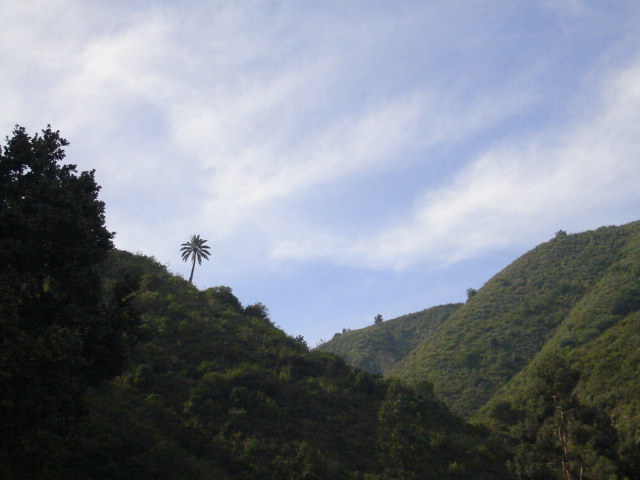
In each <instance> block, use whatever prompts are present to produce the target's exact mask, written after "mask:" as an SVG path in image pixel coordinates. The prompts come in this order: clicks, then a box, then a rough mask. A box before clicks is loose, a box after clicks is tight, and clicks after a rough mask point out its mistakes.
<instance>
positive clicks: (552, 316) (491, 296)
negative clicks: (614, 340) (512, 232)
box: [395, 222, 640, 416]
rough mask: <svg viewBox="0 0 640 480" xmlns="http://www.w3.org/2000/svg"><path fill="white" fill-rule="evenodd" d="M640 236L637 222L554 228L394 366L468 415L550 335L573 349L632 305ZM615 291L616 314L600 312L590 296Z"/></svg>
mask: <svg viewBox="0 0 640 480" xmlns="http://www.w3.org/2000/svg"><path fill="white" fill-rule="evenodd" d="M639 235H640V222H634V223H632V224H629V225H625V226H622V227H603V228H599V229H597V230H595V231H590V232H584V233H580V234H573V235H567V234H566V233H564V232H559V233H558V234H556V236H555V238H553V239H552V240H550V241H549V242H546V243H543V244H541V245H539V246H538V247H536V248H534V249H533V250H531V251H530V252H528V253H527V254H525V255H523V256H522V257H520V258H519V259H517V260H516V261H515V262H513V263H512V264H511V265H509V266H508V267H507V268H505V269H504V270H503V271H501V272H500V273H498V274H497V275H495V276H494V277H493V278H492V279H490V280H489V281H488V282H487V283H486V284H485V285H484V286H483V287H482V288H481V289H480V290H479V291H478V293H477V294H476V295H474V296H473V297H472V298H471V299H470V300H469V301H468V302H467V303H465V305H464V306H462V307H461V308H460V309H459V310H458V311H456V312H455V313H454V314H453V315H451V317H449V318H448V320H447V321H446V322H445V323H444V324H443V325H442V327H441V328H440V329H439V330H438V332H437V333H436V335H435V336H434V337H432V338H430V339H429V340H427V341H423V342H422V343H421V344H420V345H419V346H418V347H417V348H416V349H414V350H413V351H412V352H411V354H410V355H409V356H407V357H406V358H405V360H404V361H403V362H402V363H401V364H400V365H399V366H398V367H397V368H396V370H395V373H397V374H399V375H400V376H402V377H404V378H407V379H414V380H418V379H420V380H422V379H429V380H430V381H432V382H433V383H434V385H435V390H436V392H437V393H438V395H440V396H441V398H443V399H444V400H445V402H446V403H447V404H448V405H450V406H451V408H452V409H453V410H454V411H455V412H458V413H460V414H462V415H465V416H471V415H473V413H474V412H476V411H477V410H479V409H480V408H481V407H482V406H483V405H484V404H486V403H487V402H488V401H489V400H490V399H491V398H492V397H493V396H494V395H495V394H496V393H497V392H498V390H499V389H501V388H502V387H504V386H505V385H506V384H507V383H508V382H509V381H510V380H511V379H512V378H513V377H514V376H515V375H516V374H517V373H518V372H519V371H520V370H522V369H523V368H524V367H525V366H526V365H527V364H528V363H529V362H530V361H531V360H533V359H534V358H535V357H536V356H537V355H538V354H540V353H541V352H542V351H543V349H544V348H545V346H547V343H548V342H554V343H558V342H560V343H562V342H564V346H565V347H567V348H569V347H571V348H578V347H579V346H580V345H583V344H584V343H585V342H586V341H587V340H588V339H594V338H596V337H598V336H600V335H602V334H604V333H605V332H606V331H607V330H608V329H609V328H612V327H614V326H616V325H617V324H618V323H619V322H621V321H623V320H624V318H625V317H626V316H627V315H628V314H630V313H631V311H632V310H633V309H635V308H637V305H636V304H635V303H634V302H635V300H633V299H634V298H635V297H634V295H635V290H634V287H633V285H631V286H629V287H627V286H625V279H626V278H627V277H628V276H629V275H632V274H628V273H627V272H626V270H628V269H629V268H631V269H633V268H635V267H633V265H637V259H636V258H635V256H634V255H635V253H636V250H635V245H636V244H637V242H638V237H639ZM629 265H631V266H629ZM623 271H625V273H624V275H622V272H623ZM612 285H615V286H612ZM605 290H606V292H605ZM627 291H628V292H629V293H625V292H627ZM614 295H615V297H616V298H619V300H616V302H618V303H616V305H618V306H617V307H615V311H616V312H617V313H613V311H610V312H608V313H606V314H603V313H602V311H603V309H606V308H607V307H604V306H603V305H602V304H601V303H600V302H599V301H596V300H594V299H596V298H600V297H602V296H605V297H607V296H608V297H611V296H614ZM612 301H613V300H611V302H612ZM611 302H608V303H611ZM588 305H591V307H590V309H589V311H587V312H585V308H586V307H587V306H588ZM622 305H624V306H622ZM611 308H614V307H611ZM611 308H610V310H611ZM598 313H599V314H598ZM578 318H581V319H582V320H581V321H578ZM578 325H580V328H576V327H577V326H578ZM560 338H562V339H563V340H560Z"/></svg>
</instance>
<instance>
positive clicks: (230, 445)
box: [48, 252, 506, 480]
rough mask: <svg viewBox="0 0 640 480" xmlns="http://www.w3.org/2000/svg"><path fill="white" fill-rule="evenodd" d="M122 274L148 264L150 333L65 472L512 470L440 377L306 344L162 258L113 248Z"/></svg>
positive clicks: (273, 475) (114, 273) (115, 267)
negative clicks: (414, 378) (365, 362)
mask: <svg viewBox="0 0 640 480" xmlns="http://www.w3.org/2000/svg"><path fill="white" fill-rule="evenodd" d="M125 274H129V275H135V276H139V277H140V278H141V288H140V290H139V292H138V294H137V302H138V303H137V305H138V308H139V310H140V311H141V312H142V328H143V331H144V334H143V337H142V339H141V341H140V343H139V344H138V346H137V347H136V348H135V349H134V350H133V352H132V356H131V362H130V365H129V367H128V368H127V369H126V370H125V371H124V372H123V374H122V375H120V376H119V377H117V378H116V379H115V380H114V381H113V382H111V383H110V384H109V385H104V386H102V387H101V388H99V389H96V390H93V391H92V392H90V394H89V395H88V397H87V399H88V404H89V411H90V412H91V413H90V416H89V417H87V418H84V419H83V421H82V422H81V423H80V424H79V426H78V427H77V429H76V431H75V433H74V436H73V437H72V438H71V440H67V441H71V442H73V444H74V445H75V448H74V450H73V451H72V452H68V451H67V452H65V455H68V456H69V458H66V459H65V460H66V461H67V462H68V463H67V468H68V470H61V471H59V472H57V471H56V470H55V469H54V470H53V471H54V472H55V473H56V474H57V475H59V478H70V477H69V475H70V472H72V473H73V478H91V479H94V478H110V479H117V478H123V479H124V478H127V479H129V478H131V479H133V478H166V479H174V478H184V479H209V478H221V479H225V478H229V479H231V478H233V479H236V478H238V479H245V478H246V479H274V480H276V479H278V480H279V479H298V478H308V479H327V478H342V479H351V478H353V479H359V478H368V479H377V478H380V479H382V478H385V479H386V478H416V479H417V478H420V479H422V478H425V479H429V478H433V479H441V478H462V477H460V475H464V478H496V479H498V478H506V476H505V473H504V460H505V458H506V457H505V455H504V453H502V450H501V449H500V448H499V447H498V446H496V444H493V445H492V444H491V442H490V441H489V439H488V438H487V437H486V433H483V432H482V431H481V430H479V429H477V428H475V427H472V426H470V425H468V424H465V423H464V422H463V421H462V420H461V419H459V418H457V417H455V416H454V415H452V414H451V413H450V412H449V411H448V409H447V408H446V407H445V406H444V404H443V403H442V402H440V401H439V400H437V399H436V398H435V396H434V395H433V392H432V390H431V387H430V385H416V386H414V387H409V386H407V385H405V384H403V383H401V382H399V381H398V380H391V381H385V380H383V379H382V378H381V377H380V376H372V375H369V374H367V373H364V372H361V371H358V370H355V369H354V368H352V367H349V366H347V365H346V364H345V363H344V362H343V361H342V360H341V359H339V358H338V357H336V356H334V355H332V354H328V353H325V352H320V351H309V349H308V348H307V346H306V345H305V344H304V341H303V340H302V339H300V338H292V337H289V336H287V335H286V334H285V333H284V332H282V331H281V330H279V329H277V328H276V327H275V326H274V325H273V324H272V323H271V321H270V320H269V318H268V316H267V313H266V309H265V308H264V306H262V305H260V304H257V305H251V306H247V307H243V306H242V305H241V304H240V302H239V301H238V300H237V298H236V297H235V296H234V295H233V293H232V291H231V289H230V288H228V287H215V288H209V289H207V290H204V291H199V290H197V289H196V288H194V287H193V286H191V285H190V284H189V283H188V282H186V281H185V280H183V279H182V278H179V277H176V276H173V275H171V274H170V273H169V272H167V271H166V269H165V268H164V267H162V266H161V265H159V264H157V263H156V262H155V261H153V260H152V259H149V258H146V257H142V256H134V255H131V254H128V253H126V252H119V253H118V254H117V255H114V256H112V257H111V259H110V261H109V263H108V264H107V266H106V268H105V275H106V278H107V279H109V281H113V280H115V279H117V278H121V277H123V276H124V275H125ZM488 452H490V454H489V455H487V453H488ZM48 478H55V476H54V475H51V476H50V477H48Z"/></svg>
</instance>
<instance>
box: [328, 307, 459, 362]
mask: <svg viewBox="0 0 640 480" xmlns="http://www.w3.org/2000/svg"><path fill="white" fill-rule="evenodd" d="M461 306H462V304H461V303H454V304H449V305H441V306H438V307H432V308H428V309H426V310H422V311H420V312H416V313H410V314H408V315H403V316H401V317H398V318H394V319H392V320H388V321H385V322H382V323H379V324H377V325H372V326H370V327H366V328H363V329H360V330H351V331H347V332H345V333H337V334H336V335H335V336H334V337H333V338H332V339H331V340H329V341H328V342H325V343H323V344H321V345H319V346H318V350H323V351H326V352H331V353H335V354H336V355H339V356H341V357H342V358H344V359H345V360H346V361H347V363H349V364H350V365H353V366H354V367H357V368H360V369H362V370H365V371H367V372H370V373H383V374H387V373H389V372H390V371H391V370H392V369H393V368H394V367H395V366H396V364H397V363H398V362H399V361H401V360H402V359H404V358H405V357H406V356H407V355H408V354H409V353H411V351H412V350H413V349H414V348H415V347H417V346H418V345H419V344H420V343H421V342H422V341H423V340H425V339H428V338H429V337H431V336H433V335H434V334H435V332H437V331H438V329H439V328H440V326H441V325H442V324H443V322H444V321H445V320H446V319H447V318H449V316H451V314H452V313H454V312H455V311H456V310H458V308H460V307H461Z"/></svg>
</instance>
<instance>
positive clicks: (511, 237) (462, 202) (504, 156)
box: [275, 63, 640, 268]
mask: <svg viewBox="0 0 640 480" xmlns="http://www.w3.org/2000/svg"><path fill="white" fill-rule="evenodd" d="M639 85H640V63H636V64H634V65H632V66H630V67H627V68H625V69H623V70H622V71H619V72H616V73H613V74H611V76H610V77H606V78H604V79H603V85H602V89H601V91H600V95H595V94H594V95H593V96H592V97H591V98H593V99H596V98H599V101H595V100H594V101H595V103H596V105H595V106H594V107H593V108H590V109H588V110H587V111H584V112H583V114H584V117H580V118H576V119H575V121H574V123H573V124H569V125H565V126H564V127H563V128H562V129H561V130H559V131H551V130H546V129H545V130H543V131H541V132H538V133H537V134H534V135H532V136H530V137H528V138H526V139H512V140H510V141H509V142H507V143H506V144H504V145H500V146H497V147H495V148H493V149H491V150H488V151H486V152H485V153H483V154H482V155H480V156H478V157H477V158H475V159H474V160H473V161H471V162H470V163H469V164H468V165H467V166H465V167H464V168H462V170H461V171H460V172H458V173H457V174H456V175H455V177H454V179H453V180H452V181H451V182H450V183H449V184H447V185H445V186H442V187H440V188H436V189H434V190H432V191H428V192H425V194H424V195H423V197H422V198H421V199H419V200H418V201H417V202H416V206H415V209H414V211H413V212H412V213H411V214H410V215H408V216H404V217H402V218H401V219H400V220H398V221H396V222H394V223H396V226H391V228H389V229H388V230H387V231H385V232H384V233H381V234H379V235H376V236H374V237H371V236H368V237H367V238H357V239H340V238H332V239H331V240H329V241H328V240H327V239H326V238H323V239H322V241H321V242H318V243H317V244H314V243H313V242H307V243H305V242H297V243H296V244H295V245H291V244H285V245H281V246H279V247H278V249H276V252H275V253H276V254H277V255H278V256H287V255H291V256H294V257H305V256H313V255H314V254H317V255H321V256H327V257H330V258H332V260H333V261H336V262H345V263H348V264H356V265H366V266H371V267H377V268H402V267H406V266H409V265H415V264H416V263H424V262H427V263H449V262H457V261H460V260H464V259H468V258H470V257H474V256H478V255H480V254H483V253H485V252H487V251H489V250H492V249H496V248H501V247H504V246H508V245H518V244H521V245H528V244H530V243H532V239H534V241H533V243H536V242H538V241H542V240H543V239H545V238H548V237H549V236H550V235H551V234H552V233H553V231H552V230H551V229H553V228H558V229H559V228H565V229H569V230H573V231H576V230H582V229H587V228H593V227H596V226H598V225H600V224H608V223H614V222H617V221H625V218H623V217H625V216H626V215H628V214H629V208H631V209H632V210H633V208H634V206H635V208H637V204H638V201H639V200H640V193H639V192H638V189H637V178H639V176H640V144H639V143H638V142H637V138H638V137H639V135H640V88H639V87H638V86H639ZM592 93H593V92H592ZM617 215H620V216H621V218H617ZM398 224H399V225H398Z"/></svg>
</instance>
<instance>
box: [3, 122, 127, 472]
mask: <svg viewBox="0 0 640 480" xmlns="http://www.w3.org/2000/svg"><path fill="white" fill-rule="evenodd" d="M67 144H68V143H67V141H66V140H65V139H63V138H61V137H60V135H59V132H56V131H53V130H51V128H47V129H46V130H44V131H43V132H42V135H38V134H36V135H35V136H33V137H31V136H29V135H28V134H27V133H26V132H25V129H24V128H22V127H18V126H17V127H16V128H15V130H14V131H13V136H12V137H11V138H7V139H6V145H5V146H4V147H3V148H2V151H1V152H0V398H1V401H0V431H2V435H1V436H0V477H2V478H9V479H12V478H43V477H42V476H41V473H42V468H44V467H43V465H44V464H45V463H47V462H49V463H56V453H55V452H56V451H58V450H59V449H58V448H57V447H56V446H57V445H61V444H63V443H64V442H65V437H66V436H67V434H68V431H69V428H70V425H71V424H72V423H73V422H72V420H74V419H76V418H77V417H78V415H79V414H80V413H81V412H82V410H83V403H82V398H83V394H84V392H85V391H86V390H87V388H88V387H89V386H91V385H95V384H97V383H98V382H100V381H101V380H105V379H108V378H111V377H113V376H114V375H116V374H118V373H120V371H121V368H122V366H123V364H124V358H125V353H126V349H127V348H128V346H130V345H131V343H133V341H134V340H135V337H136V328H137V325H138V317H137V314H136V313H135V308H134V306H133V304H132V293H133V292H134V291H135V290H136V289H137V283H136V281H134V280H131V281H126V282H124V283H118V285H117V286H116V287H114V289H113V291H112V292H110V293H109V295H108V296H109V300H108V301H105V300H104V299H103V298H105V297H104V296H103V292H102V287H101V283H100V278H99V276H98V267H99V266H100V265H101V263H102V262H103V260H104V259H105V258H106V256H107V255H108V253H109V251H110V250H113V244H112V241H111V239H112V237H113V234H112V233H110V232H109V231H107V229H106V228H105V225H104V222H105V217H104V204H103V202H101V201H99V200H98V192H99V190H100V187H99V186H98V185H97V184H96V182H95V180H94V172H93V171H89V172H80V173H77V172H76V167H75V165H64V164H62V163H61V162H62V160H63V159H64V158H65V153H64V147H65V146H66V145H67Z"/></svg>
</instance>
